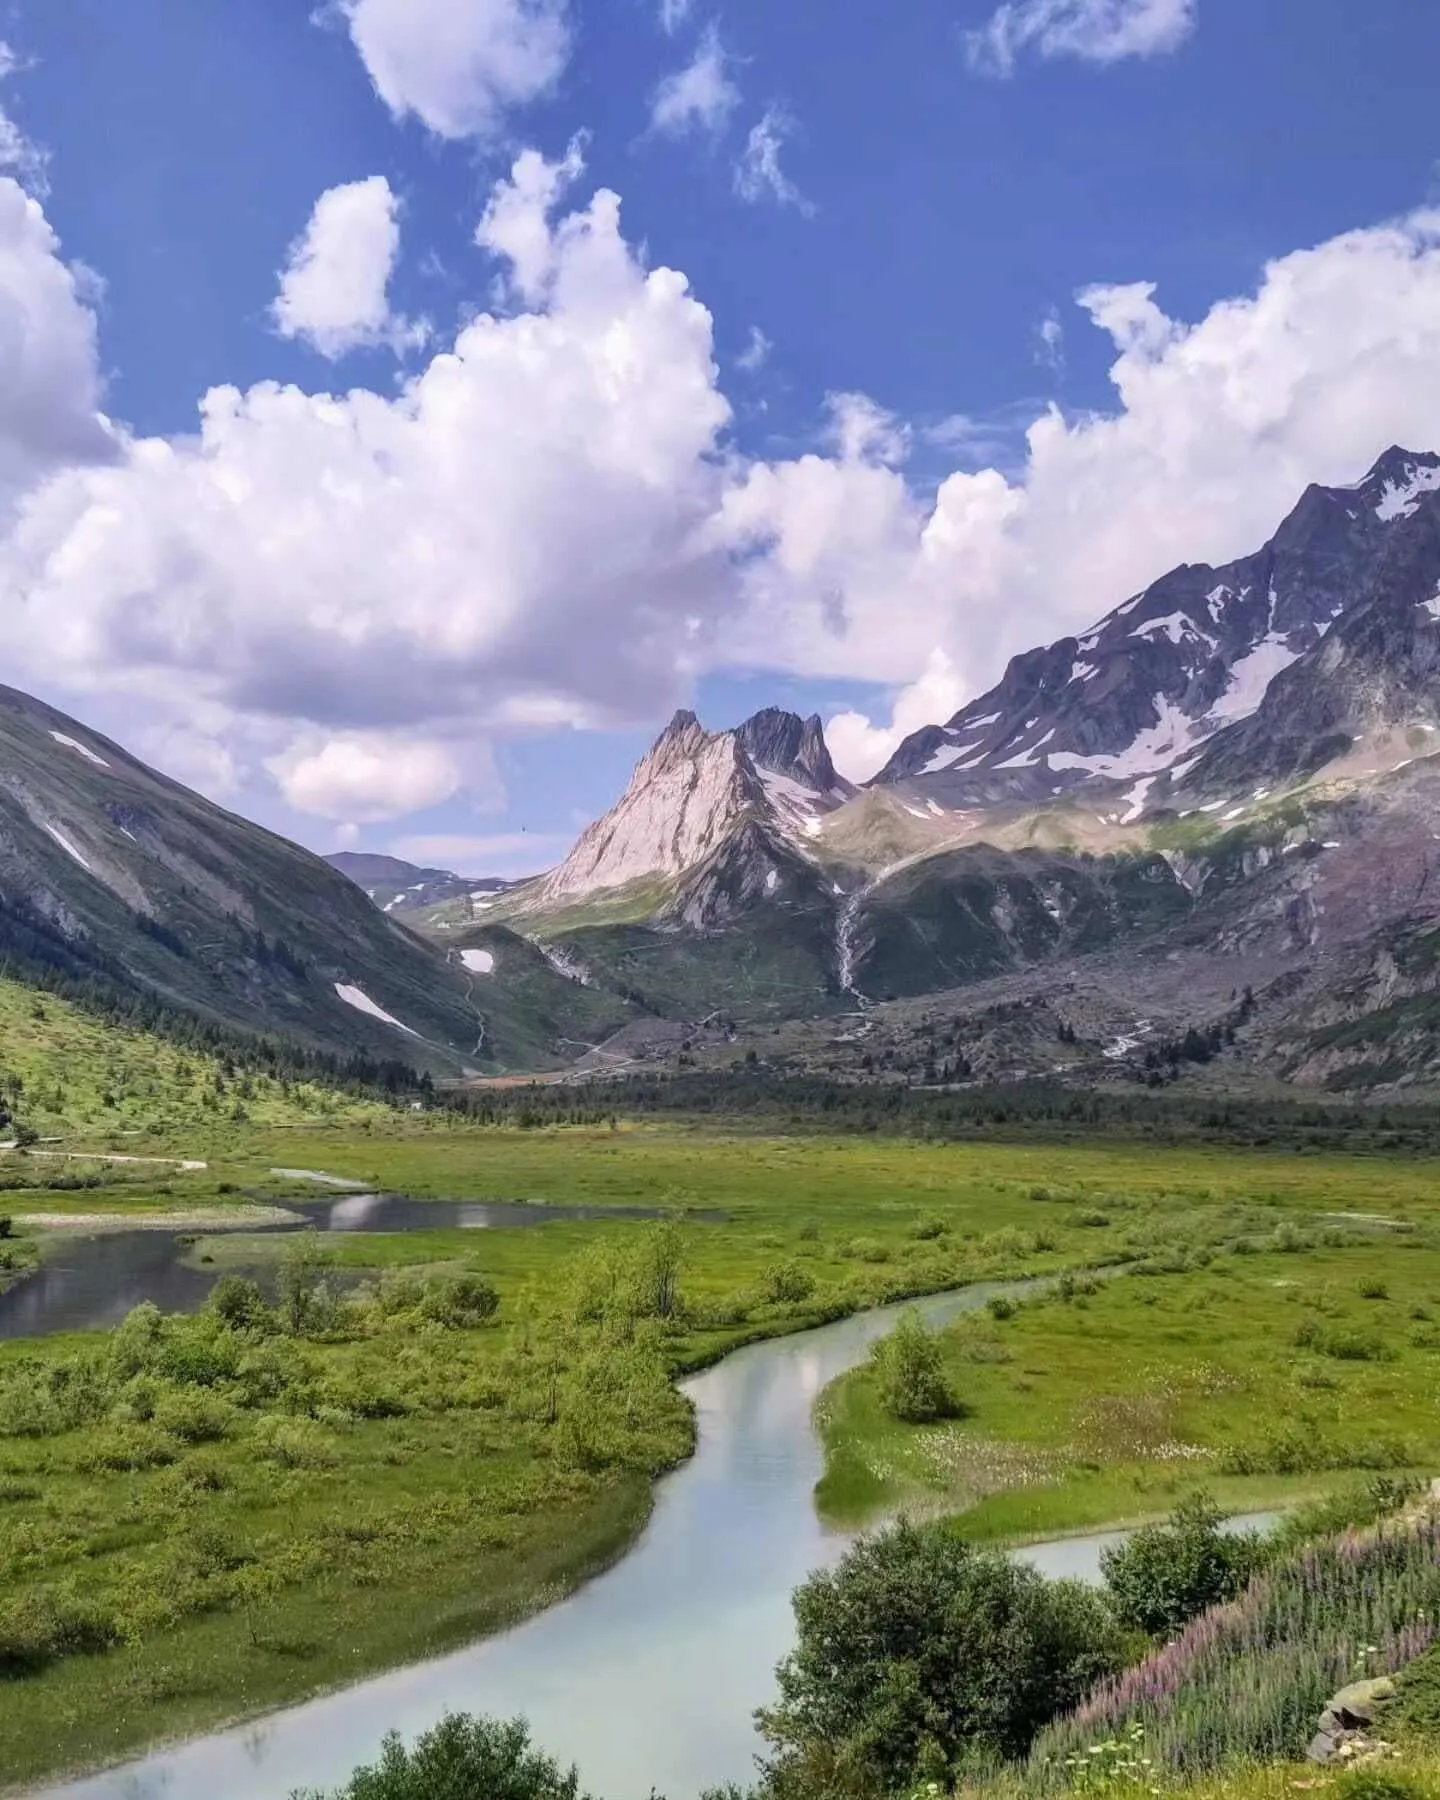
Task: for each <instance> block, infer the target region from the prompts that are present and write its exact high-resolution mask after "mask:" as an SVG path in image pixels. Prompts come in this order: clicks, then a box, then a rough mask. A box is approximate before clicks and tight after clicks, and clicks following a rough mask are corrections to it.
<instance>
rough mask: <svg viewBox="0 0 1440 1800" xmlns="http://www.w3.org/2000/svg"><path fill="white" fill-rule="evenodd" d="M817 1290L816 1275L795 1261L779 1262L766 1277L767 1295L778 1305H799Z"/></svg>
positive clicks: (767, 1297) (768, 1298)
mask: <svg viewBox="0 0 1440 1800" xmlns="http://www.w3.org/2000/svg"><path fill="white" fill-rule="evenodd" d="M814 1292H815V1277H814V1276H813V1275H812V1274H811V1273H810V1271H809V1270H808V1269H802V1268H801V1266H800V1264H799V1263H798V1262H795V1261H793V1260H792V1261H790V1262H783V1263H777V1264H776V1265H775V1267H774V1268H773V1269H771V1271H770V1273H769V1274H768V1275H767V1276H766V1277H765V1297H766V1299H767V1300H769V1301H771V1302H772V1303H773V1304H774V1305H776V1306H798V1305H799V1304H800V1302H801V1301H802V1300H808V1299H809V1298H810V1296H811V1295H812V1294H813V1293H814Z"/></svg>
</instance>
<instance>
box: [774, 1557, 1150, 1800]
mask: <svg viewBox="0 0 1440 1800" xmlns="http://www.w3.org/2000/svg"><path fill="white" fill-rule="evenodd" d="M794 1607H795V1621H796V1628H797V1632H796V1636H797V1642H796V1647H795V1649H794V1651H793V1652H792V1653H791V1654H790V1656H788V1657H787V1658H786V1660H785V1661H784V1662H783V1663H782V1664H781V1665H780V1668H779V1670H778V1683H779V1690H780V1698H779V1701H778V1702H777V1704H776V1705H774V1706H773V1707H770V1708H768V1709H766V1710H765V1711H764V1712H762V1713H761V1714H760V1715H759V1718H760V1728H761V1731H762V1733H763V1735H764V1737H765V1738H766V1740H767V1742H768V1743H769V1744H770V1745H771V1747H772V1750H773V1751H774V1753H775V1754H774V1759H773V1761H772V1763H771V1765H770V1774H771V1779H772V1781H773V1782H774V1783H775V1785H776V1788H777V1791H778V1792H779V1793H782V1794H792V1793H793V1794H795V1795H797V1796H798V1795H800V1794H804V1793H806V1792H809V1791H815V1790H816V1788H817V1787H818V1788H820V1789H821V1790H822V1791H823V1787H824V1786H825V1785H826V1783H825V1782H824V1781H823V1780H821V1781H818V1782H817V1780H816V1776H817V1775H818V1773H819V1771H820V1770H822V1769H823V1770H828V1771H830V1773H831V1776H832V1778H833V1774H834V1772H835V1771H836V1770H837V1769H839V1770H843V1771H844V1774H845V1776H846V1781H845V1784H844V1785H845V1787H846V1788H847V1789H848V1791H851V1792H860V1793H877V1794H883V1793H897V1792H899V1791H901V1790H902V1789H903V1788H904V1787H905V1786H906V1784H909V1783H913V1782H916V1781H920V1780H945V1779H947V1778H948V1777H950V1776H952V1775H953V1774H954V1772H955V1771H956V1770H957V1769H958V1768H959V1767H960V1765H961V1763H962V1762H963V1761H964V1760H965V1759H966V1758H967V1757H969V1756H972V1755H974V1754H976V1753H981V1754H984V1753H990V1754H994V1755H1000V1756H1016V1755H1020V1754H1022V1753H1023V1752H1024V1751H1025V1749H1026V1748H1027V1746H1028V1745H1029V1743H1030V1741H1031V1739H1032V1738H1033V1736H1034V1734H1035V1732H1036V1731H1037V1730H1038V1729H1039V1728H1040V1727H1041V1726H1042V1725H1044V1724H1045V1723H1046V1721H1047V1720H1049V1719H1052V1718H1053V1717H1054V1716H1055V1715H1056V1714H1057V1713H1058V1712H1062V1711H1064V1710H1065V1708H1066V1707H1068V1706H1073V1705H1075V1704H1076V1703H1077V1702H1078V1700H1079V1699H1080V1697H1081V1696H1082V1695H1084V1694H1085V1693H1087V1692H1088V1691H1089V1690H1090V1688H1091V1687H1092V1686H1093V1685H1094V1683H1095V1682H1096V1681H1097V1680H1098V1679H1100V1678H1101V1677H1103V1676H1105V1675H1108V1674H1113V1673H1114V1672H1115V1671H1116V1670H1117V1669H1118V1668H1119V1667H1120V1666H1121V1661H1122V1655H1121V1640H1120V1634H1119V1633H1118V1631H1117V1630H1116V1627H1115V1625H1114V1623H1113V1621H1112V1620H1111V1618H1110V1615H1109V1612H1108V1610H1107V1608H1106V1606H1105V1604H1104V1601H1103V1600H1102V1598H1101V1597H1100V1595H1099V1594H1097V1593H1095V1592H1094V1591H1093V1590H1091V1589H1087V1588H1085V1587H1082V1586H1081V1585H1080V1584H1079V1583H1075V1582H1050V1581H1046V1580H1045V1578H1044V1577H1043V1576H1041V1575H1040V1574H1039V1573H1037V1572H1036V1571H1035V1570H1034V1569H1029V1568H1026V1567H1025V1566H1024V1565H1022V1564H1019V1563H1015V1562H1012V1561H1011V1560H1010V1559H1009V1558H1008V1557H1006V1556H1004V1555H1003V1554H1001V1553H1000V1552H998V1551H991V1550H977V1549H975V1548H974V1547H973V1546H971V1545H969V1544H965V1543H963V1542H961V1541H960V1540H959V1539H957V1538H956V1537H954V1536H953V1535H952V1534H951V1533H950V1532H948V1531H947V1530H945V1529H944V1528H943V1527H941V1526H925V1527H914V1526H909V1525H900V1526H897V1527H895V1528H894V1529H893V1530H891V1531H888V1532H885V1533H882V1534H880V1535H878V1536H873V1537H868V1538H862V1539H861V1540H860V1542H859V1543H857V1544H856V1545H855V1546H854V1547H853V1548H852V1549H851V1550H850V1551H849V1552H848V1553H847V1555H846V1556H845V1558H844V1560H843V1561H842V1562H841V1563H840V1564H839V1566H838V1567H837V1568H835V1569H833V1570H821V1571H820V1572H819V1573H817V1574H815V1575H812V1576H811V1577H810V1579H809V1580H808V1581H807V1582H805V1584H804V1585H803V1586H802V1587H801V1588H799V1589H798V1590H797V1591H796V1594H795V1597H794ZM836 1785H837V1786H838V1785H840V1784H839V1783H837V1784H836Z"/></svg>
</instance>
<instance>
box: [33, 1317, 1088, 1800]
mask: <svg viewBox="0 0 1440 1800" xmlns="http://www.w3.org/2000/svg"><path fill="white" fill-rule="evenodd" d="M997 1291H1006V1290H997V1289H995V1288H993V1287H974V1288H969V1289H966V1290H965V1291H964V1292H961V1293H955V1294H946V1295H940V1296H938V1297H935V1298H933V1299H929V1300H923V1301H921V1302H919V1303H918V1304H919V1306H920V1309H921V1311H922V1312H923V1313H924V1314H925V1316H926V1317H927V1318H928V1319H929V1320H930V1321H931V1322H932V1323H933V1324H943V1323H945V1322H946V1321H948V1320H950V1319H953V1318H955V1317H957V1316H958V1315H959V1314H960V1313H963V1312H968V1311H971V1310H973V1309H975V1308H976V1307H979V1306H982V1305H983V1304H984V1303H985V1301H986V1300H987V1299H988V1298H989V1296H990V1295H991V1294H992V1293H995V1292H997ZM1008 1291H1010V1292H1015V1291H1016V1290H1015V1289H1014V1288H1011V1289H1009V1290H1008ZM900 1310H901V1308H899V1307H889V1308H886V1309H883V1310H881V1311H877V1312H871V1313H864V1314H861V1315H859V1316H857V1317H855V1318H851V1319H846V1320H842V1321H841V1322H840V1323H838V1324H835V1325H828V1326H825V1327H823V1328H822V1329H820V1330H817V1331H809V1332H804V1333H800V1334H798V1335H796V1336H794V1337H789V1338H780V1339H776V1340H774V1341H772V1342H770V1343H765V1344H757V1345H754V1346H752V1347H751V1348H749V1349H746V1350H741V1351H737V1352H736V1353H735V1354H734V1355H733V1356H731V1357H728V1358H727V1359H726V1360H725V1361H724V1362H722V1363H720V1364H718V1365H717V1366H716V1367H715V1368H713V1369H710V1370H708V1371H706V1372H705V1373H704V1374H702V1375H698V1376H695V1377H694V1378H693V1379H691V1380H690V1381H688V1382H687V1383H686V1384H685V1389H686V1392H688V1393H689V1395H690V1397H691V1399H692V1400H693V1401H694V1403H695V1406H696V1409H697V1412H698V1415H699V1426H700V1434H699V1447H698V1449H697V1451H696V1454H695V1456H694V1457H693V1459H692V1460H691V1461H690V1462H688V1463H687V1464H686V1465H685V1466H684V1467H683V1468H681V1469H678V1470H677V1471H676V1472H675V1473H674V1474H672V1475H669V1476H667V1477H666V1478H665V1479H664V1480H663V1481H662V1482H661V1483H660V1485H659V1488H658V1490H657V1493H656V1505H655V1511H654V1514H653V1516H652V1518H651V1520H650V1523H649V1525H648V1526H647V1527H646V1530H645V1532H644V1534H643V1535H642V1537H641V1539H640V1541H639V1543H638V1544H637V1545H636V1546H635V1548H634V1549H633V1550H632V1551H631V1552H630V1553H629V1555H627V1556H626V1557H624V1558H623V1559H622V1560H621V1561H620V1562H619V1563H617V1564H616V1565H615V1567H614V1568H612V1569H610V1570H609V1571H608V1572H607V1573H606V1574H603V1575H601V1576H599V1577H598V1578H597V1579H595V1580H594V1581H591V1582H590V1583H588V1584H587V1585H586V1586H585V1587H583V1588H581V1589H580V1590H579V1591H578V1592H577V1593H575V1594H574V1595H572V1596H571V1597H570V1598H569V1599H568V1600H566V1601H564V1602H562V1603H561V1604H560V1605H558V1606H555V1607H552V1608H551V1609H550V1610H549V1611H547V1612H543V1613H540V1614H539V1615H537V1616H536V1617H535V1618H533V1619H530V1620H528V1621H527V1622H526V1623H524V1624H522V1625H519V1626H516V1627H514V1628H513V1629H511V1630H509V1631H506V1632H503V1633H501V1634H500V1635H498V1636H496V1637H493V1638H489V1639H486V1640H484V1641H483V1642H481V1643H477V1644H474V1645H472V1646H470V1647H469V1648H468V1649H465V1650H461V1651H458V1652H455V1653H453V1654H451V1655H449V1656H445V1657H443V1658H440V1659H438V1660H436V1661H433V1662H427V1663H420V1664H416V1665H413V1666H411V1667H408V1668H402V1669H397V1670H395V1671H393V1672H391V1673H390V1674H387V1675H382V1676H379V1677H377V1678H375V1679H372V1680H369V1681H365V1682H362V1683H361V1684H359V1685H358V1686H355V1687H352V1688H347V1689H345V1690H344V1691H342V1692H339V1693H335V1694H331V1695H327V1696H325V1697H323V1698H321V1699H318V1700H313V1701H309V1702H307V1703H305V1704H303V1705H300V1706H296V1707H294V1708H292V1709H290V1710H289V1711H286V1712H281V1713H276V1714H273V1715H271V1716H270V1717H268V1718H266V1719H263V1720H260V1721H259V1722H257V1723H254V1724H251V1725H247V1726H244V1727H241V1728H238V1729H235V1730H231V1731H225V1732H220V1733H217V1734H216V1735H214V1736H212V1737H207V1738H198V1739H195V1740H193V1741H192V1742H190V1743H186V1744H182V1745H180V1746H178V1747H177V1748H174V1749H170V1750H165V1751H160V1752H157V1753H156V1754H154V1755H151V1756H148V1757H146V1758H144V1759H143V1760H141V1761H139V1762H136V1763H132V1764H129V1765H127V1766H124V1767H121V1768H117V1769H113V1770H110V1771H108V1772H106V1773H104V1774H101V1775H97V1776H94V1777H91V1778H89V1779H87V1780H83V1781H79V1782H76V1783H73V1784H71V1785H68V1786H65V1787H62V1788H53V1789H50V1790H47V1791H46V1794H45V1796H44V1800H286V1796H287V1795H289V1794H290V1793H291V1791H292V1790H293V1789H296V1788H310V1787H333V1786H336V1785H338V1784H339V1783H340V1782H342V1781H343V1780H344V1779H345V1778H346V1777H347V1776H348V1775H349V1774H350V1772H351V1770H352V1769H353V1768H354V1767H355V1766H356V1764H358V1763H361V1762H367V1761H370V1760H371V1759H373V1757H374V1755H375V1752H376V1751H377V1750H378V1749H379V1746H380V1740H381V1738H382V1737H383V1735H384V1733H385V1732H386V1731H387V1730H389V1729H391V1728H394V1729H396V1730H399V1731H400V1732H401V1733H402V1734H403V1735H404V1736H406V1737H413V1736H414V1735H416V1734H417V1733H419V1732H421V1731H423V1730H425V1729H426V1728H427V1727H428V1726H430V1725H433V1724H434V1723H435V1722H436V1721H437V1720H438V1719H439V1718H440V1717H441V1716H442V1715H443V1714H444V1713H446V1712H449V1711H466V1712H482V1713H491V1714H496V1715H499V1716H502V1717H512V1716H515V1715H517V1714H523V1715H524V1716H525V1717H526V1718H527V1719H528V1720H529V1721H530V1724H531V1726H532V1728H533V1732H534V1736H535V1739H536V1741H537V1742H538V1743H539V1744H541V1745H542V1746H544V1747H545V1748H546V1749H547V1750H549V1751H550V1752H551V1753H552V1754H554V1755H556V1756H558V1757H560V1758H561V1759H562V1761H565V1762H570V1761H574V1762H576V1763H578V1764H579V1767H580V1772H581V1776H582V1779H583V1781H584V1783H585V1785H586V1787H587V1789H588V1790H589V1791H590V1792H591V1793H593V1794H597V1795H603V1796H606V1800H641V1796H643V1795H646V1794H649V1793H650V1792H651V1791H652V1788H653V1789H654V1790H655V1791H657V1792H658V1793H660V1794H663V1795H666V1796H667V1797H668V1800H694V1796H696V1795H698V1794H699V1793H700V1792H702V1790H704V1789H706V1788H711V1787H716V1786H719V1785H721V1784H723V1783H726V1782H730V1781H734V1782H741V1783H745V1782H747V1781H748V1780H749V1779H750V1777H751V1776H752V1775H753V1773H754V1758H755V1755H756V1752H757V1750H758V1749H759V1747H760V1746H759V1740H758V1739H757V1737H756V1736H755V1733H754V1729H753V1724H752V1715H753V1713H754V1710H755V1708H756V1707H757V1706H760V1705H763V1704H764V1703H765V1702H766V1701H767V1700H768V1699H769V1698H770V1697H771V1695H772V1691H773V1683H772V1677H773V1671H774V1667H775V1664H776V1663H777V1661H779V1659H780V1658H781V1657H782V1656H783V1655H784V1654H785V1652H786V1650H787V1649H788V1648H789V1645H790V1641H791V1615H790V1593H791V1590H792V1589H793V1588H794V1587H795V1586H796V1585H797V1584H798V1583H799V1582H800V1581H802V1580H803V1579H804V1578H805V1576H806V1575H807V1574H808V1573H809V1572H810V1571H811V1570H812V1569H815V1568H818V1567H820V1566H821V1565H822V1564H830V1563H833V1562H835V1561H836V1560H837V1559H838V1558H839V1556H840V1555H841V1554H842V1553H843V1550H844V1548H845V1540H844V1539H843V1538H842V1537H838V1536H836V1535H834V1534H832V1533H829V1532H827V1531H826V1530H825V1529H824V1528H823V1527H822V1526H821V1524H820V1522H819V1520H818V1518H817V1516H816V1512H815V1506H814V1501H813V1490H814V1487H815V1483H816V1481H817V1480H818V1479H819V1477H820V1472H821V1456H820V1449H819V1445H818V1444H817V1442H816V1439H815V1436H814V1433H813V1431H812V1428H811V1411H812V1408H813V1406H814V1403H815V1399H816V1397H817V1395H818V1394H819V1393H820V1391H821V1389H822V1388H824V1387H825V1386H826V1385H827V1384H828V1383H829V1382H831V1381H833V1380H834V1379H835V1377H836V1376H837V1375H840V1374H842V1373H843V1372H844V1371H845V1370H846V1369H849V1368H851V1367H853V1366H854V1365H855V1364H856V1363H857V1362H858V1361H860V1360H861V1358H863V1356H864V1355H865V1353H866V1351H867V1349H868V1348H869V1346H870V1345H871V1344H872V1343H873V1342H874V1341H875V1340H876V1339H877V1338H879V1337H881V1336H883V1335H884V1333H885V1332H886V1331H888V1330H889V1329H890V1327H891V1326H892V1325H893V1323H894V1320H895V1317H896V1315H897V1314H898V1312H899V1311H900ZM1114 1535H1118V1534H1109V1535H1107V1536H1104V1537H1094V1538H1088V1539H1071V1540H1068V1541H1067V1542H1065V1543H1060V1544H1053V1545H1042V1546H1035V1547H1034V1548H1033V1549H1031V1550H1027V1551H1023V1552H1020V1553H1019V1554H1022V1555H1024V1556H1025V1557H1027V1559H1029V1560H1031V1561H1033V1562H1034V1563H1035V1564H1036V1565H1037V1566H1038V1567H1040V1568H1041V1569H1042V1570H1043V1571H1044V1572H1045V1573H1047V1574H1051V1575H1078V1576H1082V1577H1085V1576H1093V1575H1094V1574H1095V1572H1096V1570H1097V1569H1098V1564H1099V1555H1100V1550H1101V1548H1102V1546H1103V1545H1104V1544H1105V1543H1107V1542H1109V1541H1111V1537H1112V1536H1114Z"/></svg>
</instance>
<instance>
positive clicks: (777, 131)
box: [735, 106, 815, 213]
mask: <svg viewBox="0 0 1440 1800" xmlns="http://www.w3.org/2000/svg"><path fill="white" fill-rule="evenodd" d="M794 132H795V121H794V120H793V119H792V118H791V117H790V115H789V114H788V113H786V112H782V111H781V109H780V108H779V107H778V106H772V107H770V108H769V110H768V111H767V112H766V113H765V115H764V117H763V118H762V119H761V120H760V122H759V124H758V125H752V126H751V128H750V135H749V136H748V137H747V138H746V140H745V148H744V150H743V151H742V152H741V154H740V160H739V162H737V163H736V165H735V192H736V193H737V194H738V195H739V196H740V198H741V199H742V200H745V201H748V202H749V203H750V205H752V206H755V205H758V204H759V203H760V202H761V201H762V200H771V201H774V202H775V204H776V205H777V206H793V207H795V208H796V210H797V211H799V212H802V213H811V212H813V211H814V210H815V209H814V207H813V206H812V205H811V204H810V202H809V201H808V200H807V199H806V198H805V196H804V195H803V194H802V193H801V192H800V190H799V188H798V187H796V185H795V183H794V182H793V181H792V180H791V179H790V177H789V176H788V175H787V174H786V173H785V171H784V169H782V168H781V166H780V152H781V151H782V150H783V149H784V148H785V143H786V140H787V139H788V138H790V137H792V136H793V135H794Z"/></svg>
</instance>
